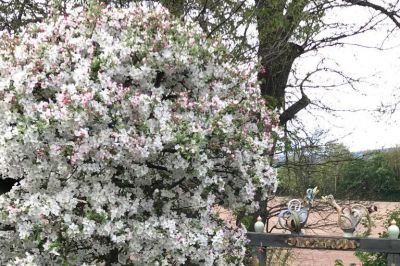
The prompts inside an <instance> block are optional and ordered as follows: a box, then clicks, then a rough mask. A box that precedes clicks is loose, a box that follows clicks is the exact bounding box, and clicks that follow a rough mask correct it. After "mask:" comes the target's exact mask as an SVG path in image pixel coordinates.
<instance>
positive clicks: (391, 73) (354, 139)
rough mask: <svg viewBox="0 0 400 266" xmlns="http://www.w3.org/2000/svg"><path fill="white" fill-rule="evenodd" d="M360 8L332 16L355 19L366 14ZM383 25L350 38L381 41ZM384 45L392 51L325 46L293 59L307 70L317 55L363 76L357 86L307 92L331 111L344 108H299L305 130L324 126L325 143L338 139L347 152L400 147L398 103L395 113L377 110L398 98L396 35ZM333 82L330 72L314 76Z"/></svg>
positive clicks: (399, 61)
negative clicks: (347, 149)
mask: <svg viewBox="0 0 400 266" xmlns="http://www.w3.org/2000/svg"><path fill="white" fill-rule="evenodd" d="M362 12H363V11H360V12H359V13H356V14H357V16H354V15H351V14H346V13H342V14H336V15H338V16H343V18H340V19H346V18H349V17H351V18H353V19H354V20H356V21H357V20H362V18H363V16H367V15H368V13H362ZM364 12H365V10H364ZM349 15H350V16H349ZM389 26H390V24H389ZM391 26H392V27H393V25H391ZM387 29H388V28H385V27H383V28H382V29H381V30H380V31H378V32H370V33H368V34H365V35H362V36H359V37H357V38H353V40H352V42H355V43H362V44H365V45H370V46H374V45H379V44H380V43H381V42H382V40H383V39H384V37H385V36H386V30H387ZM385 47H387V48H390V49H387V50H383V51H381V50H377V49H371V48H361V47H359V46H345V47H341V48H337V47H332V48H325V49H323V50H322V51H321V52H320V53H319V54H311V55H306V56H305V57H303V58H301V59H300V60H299V61H298V62H297V64H298V66H299V68H300V69H304V71H307V69H310V68H312V67H315V63H316V62H318V60H319V59H320V58H321V57H327V58H331V61H329V62H328V64H331V65H333V66H336V68H339V69H341V70H343V71H344V72H346V73H349V74H351V76H353V77H360V78H361V80H362V82H361V83H359V84H356V86H355V89H353V88H351V87H350V86H345V87H340V88H335V89H332V90H326V89H318V88H316V89H310V90H308V91H306V94H307V95H308V96H309V97H310V98H311V99H312V100H321V101H322V102H324V103H325V104H326V105H328V106H329V107H331V108H332V109H336V110H348V111H337V112H333V113H330V114H329V113H327V112H326V111H321V110H320V111H315V110H314V111H312V114H311V113H309V112H307V111H304V110H303V111H301V112H300V113H299V118H300V119H301V120H302V121H303V122H304V124H305V125H306V128H307V129H308V130H310V131H314V130H318V129H324V130H328V131H329V132H328V133H327V136H326V141H330V140H337V142H340V143H343V144H344V145H346V146H347V147H348V148H349V149H350V150H351V151H364V150H374V149H382V148H389V147H395V146H400V106H399V110H398V111H395V112H394V113H391V112H386V113H382V112H377V111H376V110H378V109H379V107H381V106H382V105H393V103H396V102H400V34H397V35H393V36H392V38H391V39H389V41H388V42H386V45H385ZM332 81H336V82H340V78H339V77H338V76H334V75H329V74H328V75H326V74H325V75H320V76H319V77H318V83H320V84H329V83H331V82H332Z"/></svg>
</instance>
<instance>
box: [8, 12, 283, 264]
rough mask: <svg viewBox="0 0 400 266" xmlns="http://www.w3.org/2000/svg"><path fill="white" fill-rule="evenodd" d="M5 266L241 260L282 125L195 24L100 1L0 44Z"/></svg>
mask: <svg viewBox="0 0 400 266" xmlns="http://www.w3.org/2000/svg"><path fill="white" fill-rule="evenodd" d="M0 46H1V49H0V112H1V116H0V174H1V176H2V178H6V177H7V178H13V179H16V180H18V183H17V184H16V185H15V186H14V187H13V189H12V190H11V191H10V192H8V193H6V194H4V195H2V196H0V219H1V220H0V223H1V224H0V227H1V230H2V231H3V232H2V234H1V236H0V238H1V239H0V250H1V252H0V264H1V265H5V264H8V265H55V264H56V265H64V264H65V265H70V264H73V265H85V264H86V265H95V264H101V263H103V264H106V265H111V264H115V265H119V264H122V265H124V264H133V265H182V264H186V265H190V264H196V265H239V264H241V261H242V259H243V256H244V252H245V244H246V237H245V229H241V228H234V227H232V226H228V225H227V224H226V223H224V222H223V221H222V220H221V219H220V218H219V217H218V215H217V213H216V212H215V208H214V207H215V206H216V205H218V206H222V207H224V208H226V209H229V210H232V211H243V210H247V211H249V212H251V211H254V210H255V209H256V208H257V207H258V202H256V201H254V197H255V194H256V192H257V191H260V190H261V191H263V195H264V198H265V197H266V196H267V193H269V191H271V190H273V189H274V188H275V187H276V184H277V181H276V176H275V173H274V171H273V169H272V168H271V167H270V165H269V164H268V159H267V156H265V154H266V152H267V151H268V150H269V149H270V146H271V135H272V134H273V132H274V131H275V130H276V126H275V125H276V123H277V122H276V119H275V118H274V115H273V114H272V113H271V112H270V111H268V110H267V109H266V107H265V103H264V100H263V99H262V98H261V97H260V93H259V89H258V86H257V84H254V82H252V81H251V78H250V75H251V72H249V71H242V70H239V68H238V67H235V66H232V65H230V64H229V63H226V62H225V60H224V58H225V57H227V54H226V53H227V52H226V49H225V48H224V46H223V45H221V44H220V43H219V42H218V41H211V40H208V39H206V38H205V37H204V35H203V34H202V32H201V29H200V28H199V27H198V26H197V25H196V24H192V23H186V24H182V23H181V22H180V21H175V20H172V19H171V18H170V16H169V14H168V12H167V11H166V10H165V9H163V8H162V7H157V8H155V9H152V10H149V9H147V8H146V7H144V6H140V5H136V6H131V7H130V8H127V9H114V8H111V7H100V6H98V7H91V8H90V9H88V10H83V9H75V10H72V11H71V12H70V14H68V15H67V16H61V17H53V18H50V19H49V20H47V21H45V22H43V23H39V24H33V25H29V26H28V27H27V28H26V29H25V30H24V31H23V32H22V33H21V34H20V35H18V36H12V35H9V34H7V33H4V32H3V33H2V36H1V41H0Z"/></svg>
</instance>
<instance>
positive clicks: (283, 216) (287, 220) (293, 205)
mask: <svg viewBox="0 0 400 266" xmlns="http://www.w3.org/2000/svg"><path fill="white" fill-rule="evenodd" d="M317 193H318V188H317V187H315V188H313V189H312V188H309V189H307V191H306V197H305V206H304V207H303V206H302V203H301V201H300V200H298V199H292V200H290V201H289V202H288V205H287V206H288V207H287V209H284V210H282V211H281V212H280V213H279V215H278V223H279V225H280V226H281V227H282V228H284V229H287V230H289V231H290V232H291V233H292V234H302V233H301V230H302V228H303V227H304V226H305V225H306V223H307V220H308V216H309V215H310V210H311V208H312V206H313V202H314V198H315V195H316V194H317Z"/></svg>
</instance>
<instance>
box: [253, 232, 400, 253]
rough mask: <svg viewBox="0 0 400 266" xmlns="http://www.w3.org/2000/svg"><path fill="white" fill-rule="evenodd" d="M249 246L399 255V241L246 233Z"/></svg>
mask: <svg viewBox="0 0 400 266" xmlns="http://www.w3.org/2000/svg"><path fill="white" fill-rule="evenodd" d="M247 238H248V239H249V240H250V243H249V244H250V245H251V246H258V247H260V246H262V247H277V248H278V247H280V248H306V249H324V250H343V251H346V250H347V251H366V252H382V253H400V239H387V238H359V237H349V238H345V237H338V236H311V235H303V236H297V235H288V234H266V233H253V232H249V233H247Z"/></svg>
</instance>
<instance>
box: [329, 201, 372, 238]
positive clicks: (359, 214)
mask: <svg viewBox="0 0 400 266" xmlns="http://www.w3.org/2000/svg"><path fill="white" fill-rule="evenodd" d="M322 200H323V201H324V202H326V203H327V204H329V205H331V206H332V207H333V208H334V209H335V210H336V212H337V215H338V220H337V224H338V226H339V227H340V229H342V231H343V232H344V236H348V237H350V236H353V233H354V231H355V230H356V228H357V226H358V225H359V224H360V222H361V221H362V220H363V218H365V220H366V222H365V223H364V226H365V227H366V228H367V230H366V231H365V232H363V233H362V235H363V236H367V235H369V234H370V233H371V226H372V222H371V217H370V215H369V212H370V210H369V209H367V208H366V207H365V206H364V205H361V204H353V205H351V206H345V207H341V206H339V204H337V202H336V200H335V198H334V197H333V196H332V195H328V196H322ZM374 207H375V206H374ZM375 208H376V207H375Z"/></svg>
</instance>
